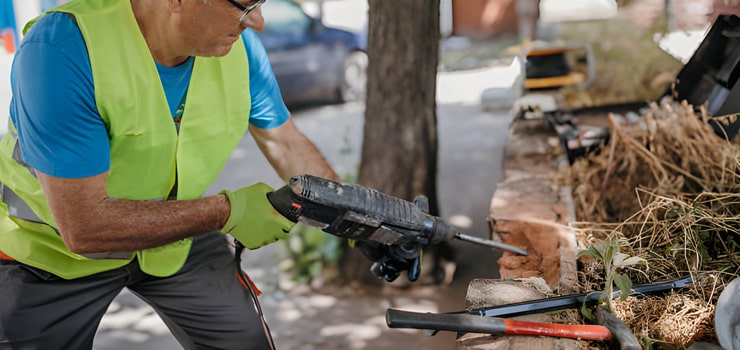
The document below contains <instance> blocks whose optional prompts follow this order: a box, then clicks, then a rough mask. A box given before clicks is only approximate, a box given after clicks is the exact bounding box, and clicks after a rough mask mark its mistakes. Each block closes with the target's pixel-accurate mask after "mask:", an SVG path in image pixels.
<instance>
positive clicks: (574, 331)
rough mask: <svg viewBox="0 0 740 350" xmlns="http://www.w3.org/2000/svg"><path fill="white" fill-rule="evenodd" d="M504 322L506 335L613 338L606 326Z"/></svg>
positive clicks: (591, 338) (507, 320)
mask: <svg viewBox="0 0 740 350" xmlns="http://www.w3.org/2000/svg"><path fill="white" fill-rule="evenodd" d="M503 321H504V324H506V334H511V335H544V336H551V337H562V338H575V339H583V340H598V341H603V340H609V339H611V337H612V333H611V332H610V331H609V329H607V328H606V327H604V326H596V325H571V324H552V323H539V322H527V321H517V320H511V319H503Z"/></svg>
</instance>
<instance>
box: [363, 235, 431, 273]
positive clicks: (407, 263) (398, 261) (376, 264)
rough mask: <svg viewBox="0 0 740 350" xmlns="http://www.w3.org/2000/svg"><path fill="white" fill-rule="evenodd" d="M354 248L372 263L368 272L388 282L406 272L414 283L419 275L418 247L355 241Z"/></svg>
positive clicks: (419, 257) (420, 253)
mask: <svg viewBox="0 0 740 350" xmlns="http://www.w3.org/2000/svg"><path fill="white" fill-rule="evenodd" d="M355 247H357V248H358V249H360V251H362V253H363V254H365V256H366V257H368V259H370V260H371V261H373V265H372V266H370V271H371V272H372V273H373V274H374V275H375V276H378V277H383V278H384V279H385V280H386V281H388V282H393V281H395V280H396V278H398V276H399V275H400V274H401V272H403V271H408V278H409V281H411V282H413V281H416V280H417V279H418V278H419V275H420V274H421V256H422V249H421V247H420V246H418V245H408V246H398V245H386V244H380V243H378V242H371V241H357V242H355Z"/></svg>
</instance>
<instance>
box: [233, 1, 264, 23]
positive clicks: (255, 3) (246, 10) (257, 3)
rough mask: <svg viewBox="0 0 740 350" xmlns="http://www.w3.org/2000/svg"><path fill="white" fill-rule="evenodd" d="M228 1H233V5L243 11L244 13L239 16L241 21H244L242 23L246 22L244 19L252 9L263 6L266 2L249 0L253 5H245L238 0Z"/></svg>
mask: <svg viewBox="0 0 740 350" xmlns="http://www.w3.org/2000/svg"><path fill="white" fill-rule="evenodd" d="M226 1H228V2H229V3H231V4H232V5H234V7H236V8H238V9H239V10H241V11H242V15H241V16H240V17H239V23H242V24H244V19H245V18H247V15H248V14H249V13H250V12H252V10H254V9H256V8H258V7H260V6H262V4H264V3H265V0H251V1H249V2H250V3H251V5H247V6H244V5H242V4H240V3H238V2H236V0H226Z"/></svg>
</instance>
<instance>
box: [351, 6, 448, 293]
mask: <svg viewBox="0 0 740 350" xmlns="http://www.w3.org/2000/svg"><path fill="white" fill-rule="evenodd" d="M369 4H370V8H369V14H368V16H369V28H368V57H369V64H368V71H367V74H368V81H367V98H366V107H365V127H364V138H363V147H362V160H361V163H360V171H359V177H358V183H359V184H362V185H364V186H368V187H371V188H375V189H377V190H379V191H381V192H384V193H387V194H390V195H393V196H396V197H399V198H403V199H406V200H413V198H414V197H415V196H417V195H420V194H423V195H425V196H427V197H428V198H429V204H430V213H431V214H433V215H438V212H439V210H438V204H437V147H438V145H437V144H438V142H437V115H436V87H437V86H436V78H437V65H438V61H439V40H440V34H439V31H440V28H439V15H440V14H439V2H438V1H429V0H396V1H383V0H376V1H370V2H369ZM361 255H362V254H360V253H359V252H357V251H356V249H350V250H349V251H348V252H347V254H345V262H344V264H343V266H344V268H343V270H344V271H343V275H344V276H345V277H346V278H348V279H350V280H354V281H361V282H363V283H371V280H373V279H374V277H373V276H372V275H371V274H370V272H369V271H368V267H369V264H368V261H367V259H365V258H364V257H363V256H361ZM356 259H364V260H361V261H358V260H356ZM422 273H423V271H422ZM401 278H405V276H401V277H399V279H401Z"/></svg>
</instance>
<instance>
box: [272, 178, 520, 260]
mask: <svg viewBox="0 0 740 350" xmlns="http://www.w3.org/2000/svg"><path fill="white" fill-rule="evenodd" d="M267 198H268V199H269V201H270V203H271V204H272V206H273V207H274V208H275V210H277V211H278V212H279V213H280V214H282V215H283V216H285V217H286V218H288V219H289V220H291V221H293V222H302V223H304V224H307V225H310V226H315V227H318V228H320V229H322V230H323V231H324V232H326V233H330V234H333V235H335V236H339V237H343V238H349V239H354V240H357V241H370V242H376V243H380V244H383V245H391V246H421V247H424V246H426V245H429V244H437V243H440V242H443V241H449V240H452V239H459V240H462V241H466V242H471V243H475V244H479V245H483V246H486V247H490V248H495V249H502V250H507V251H511V252H514V253H517V254H521V255H527V251H526V250H523V249H520V248H517V247H513V246H510V245H506V244H502V243H499V242H495V241H491V240H486V239H481V238H478V237H473V236H469V235H465V234H462V233H460V232H457V231H456V230H455V229H454V228H453V227H451V226H450V225H448V224H447V223H445V222H444V221H443V220H442V219H440V218H439V217H436V216H432V215H429V214H428V213H427V211H428V204H427V203H428V201H427V199H426V197H424V196H418V197H417V198H416V199H415V200H414V203H412V202H409V201H406V200H403V199H400V198H397V197H393V196H390V195H388V194H385V193H382V192H379V191H377V190H374V189H371V188H368V187H363V186H360V185H357V184H350V183H344V182H338V181H333V180H329V179H325V178H320V177H316V176H311V175H299V176H294V177H292V178H291V179H290V182H289V183H288V184H287V185H285V186H283V187H281V188H280V189H278V190H276V191H275V192H271V193H268V194H267Z"/></svg>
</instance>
